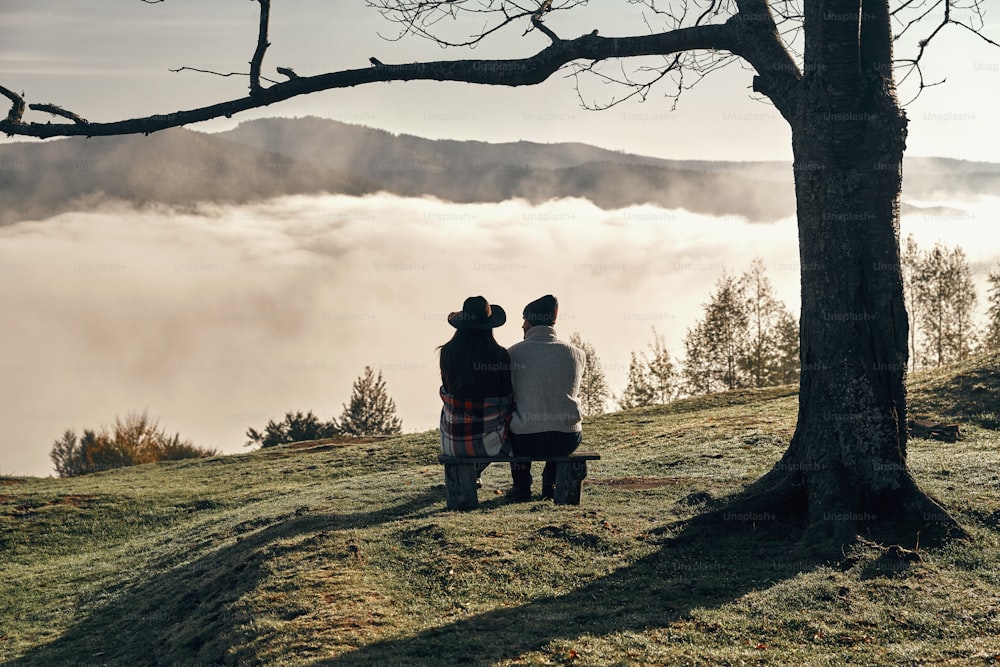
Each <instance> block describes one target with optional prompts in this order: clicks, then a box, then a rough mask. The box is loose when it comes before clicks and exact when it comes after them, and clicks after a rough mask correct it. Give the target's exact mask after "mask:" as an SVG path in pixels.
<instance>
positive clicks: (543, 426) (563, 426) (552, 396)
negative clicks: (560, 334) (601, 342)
mask: <svg viewBox="0 0 1000 667" xmlns="http://www.w3.org/2000/svg"><path fill="white" fill-rule="evenodd" d="M509 352H510V363H511V381H512V382H513V384H514V400H515V401H516V403H517V407H516V408H515V410H514V415H513V417H512V418H511V422H510V430H511V431H512V432H514V433H521V434H528V433H541V432H543V431H561V432H563V433H574V432H577V431H579V430H580V427H581V419H580V404H579V401H578V400H577V395H578V394H579V393H580V380H581V379H582V377H583V365H584V359H585V357H584V354H583V351H582V350H580V349H579V348H577V347H575V346H573V345H570V344H569V343H565V342H563V341H561V340H558V339H557V338H556V331H555V329H553V328H552V327H547V326H541V325H539V326H533V327H531V328H530V329H528V331H527V333H526V334H525V336H524V340H523V341H521V342H520V343H515V344H514V345H511V346H510V349H509Z"/></svg>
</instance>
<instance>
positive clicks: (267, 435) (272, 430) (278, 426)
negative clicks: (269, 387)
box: [246, 410, 340, 447]
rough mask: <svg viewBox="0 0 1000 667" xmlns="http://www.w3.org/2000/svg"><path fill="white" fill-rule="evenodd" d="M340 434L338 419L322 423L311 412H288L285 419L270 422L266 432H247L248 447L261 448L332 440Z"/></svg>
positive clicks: (265, 428)
mask: <svg viewBox="0 0 1000 667" xmlns="http://www.w3.org/2000/svg"><path fill="white" fill-rule="evenodd" d="M339 434H340V426H339V425H338V424H337V420H336V419H331V420H330V421H328V422H322V421H320V420H319V418H318V417H317V416H316V415H314V414H313V413H312V411H311V410H310V411H309V412H307V413H306V414H302V413H301V412H294V413H293V412H286V413H285V419H284V420H283V421H280V422H275V421H274V420H273V419H271V420H268V422H267V426H265V427H264V432H263V433H261V432H259V431H258V430H257V429H253V428H251V429H250V430H248V431H247V437H248V438H250V439H249V440H248V441H247V443H246V444H247V446H248V447H250V446H252V445H260V446H261V447H276V446H278V445H285V444H288V443H290V442H301V441H302V440H319V439H321V438H332V437H333V436H335V435H339Z"/></svg>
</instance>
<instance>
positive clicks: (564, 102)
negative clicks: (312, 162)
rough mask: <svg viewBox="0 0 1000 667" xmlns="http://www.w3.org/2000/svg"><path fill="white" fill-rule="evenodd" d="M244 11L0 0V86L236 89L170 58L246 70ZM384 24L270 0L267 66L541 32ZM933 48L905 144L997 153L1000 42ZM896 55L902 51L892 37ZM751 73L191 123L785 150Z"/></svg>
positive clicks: (89, 105)
mask: <svg viewBox="0 0 1000 667" xmlns="http://www.w3.org/2000/svg"><path fill="white" fill-rule="evenodd" d="M986 4H987V5H989V3H986ZM989 9H994V10H995V9H996V8H995V7H989ZM986 19H987V31H988V32H989V33H990V34H991V36H992V37H993V38H994V39H998V38H1000V29H998V28H1000V15H998V14H997V13H996V12H995V11H994V14H993V15H990V14H987V16H986ZM256 21H257V4H256V3H254V2H247V1H246V0H244V1H242V2H218V1H217V2H211V3H206V2H204V1H202V0H166V2H163V3H159V4H145V3H142V2H140V1H139V0H115V1H114V2H112V1H111V0H94V1H91V2H79V1H78V0H5V1H4V3H3V5H2V8H0V83H2V84H3V85H5V86H7V87H8V88H11V89H13V90H17V91H23V92H24V93H25V94H26V96H27V99H28V101H29V102H49V103H54V104H58V105H60V106H63V107H65V108H67V109H70V110H73V111H75V112H77V113H79V114H80V115H82V116H84V117H85V118H88V119H90V120H116V119H119V118H121V117H126V116H131V115H146V114H153V113H168V112H171V111H176V110H179V109H182V108H191V107H196V106H200V105H204V104H208V103H212V102H216V101H220V100H222V99H231V98H234V97H239V96H241V95H242V94H243V93H244V92H245V90H246V79H245V78H242V77H229V78H219V77H214V76H210V75H205V74H198V73H193V72H182V73H171V72H169V71H168V70H169V69H170V68H177V67H180V66H190V67H199V68H204V69H210V70H216V71H222V72H230V71H246V70H247V69H248V65H247V62H248V61H249V59H250V56H251V54H252V52H253V49H254V46H255V43H256ZM550 26H551V27H553V28H554V29H555V30H557V31H558V32H561V33H562V34H563V35H565V36H567V37H575V36H578V35H580V34H583V33H586V32H589V31H590V30H591V29H593V28H600V30H601V33H602V34H604V35H625V34H641V33H643V32H645V31H646V30H647V28H646V27H645V23H644V20H643V15H642V13H641V11H640V9H639V8H638V7H637V6H636V5H630V4H627V3H623V2H610V1H608V0H602V2H600V3H591V6H589V7H584V8H582V9H581V10H580V11H579V13H577V14H571V15H567V16H566V17H564V18H552V19H551V22H550ZM393 27H394V26H393V25H392V24H390V23H388V22H386V21H385V20H384V19H382V18H381V17H380V16H379V15H378V13H377V12H375V11H374V10H372V9H370V8H367V7H365V4H364V2H363V1H362V0H338V1H337V2H328V1H322V0H287V1H284V2H275V3H274V6H273V8H272V22H271V32H270V36H271V43H272V45H271V47H270V49H269V50H268V52H267V57H266V59H265V61H264V70H265V75H266V74H267V73H268V72H270V73H272V76H276V75H274V74H273V73H274V68H275V67H277V66H285V67H292V68H294V69H295V70H296V71H297V72H298V73H299V74H302V75H310V74H318V73H321V72H324V71H331V70H338V69H349V68H358V67H366V66H367V65H368V57H369V56H376V57H378V58H379V59H381V60H382V61H384V62H387V63H402V62H412V61H415V60H436V59H442V58H448V57H454V58H459V57H475V58H482V57H515V56H524V55H528V54H530V53H533V52H535V51H537V50H538V49H539V48H540V47H541V46H544V43H545V41H544V39H543V38H541V37H540V36H539V35H537V34H530V35H528V36H527V37H523V38H522V37H521V35H520V30H514V31H512V33H511V36H510V37H509V38H505V39H500V40H497V41H496V43H493V42H490V43H487V44H485V45H483V46H480V47H479V48H478V49H477V50H475V51H468V50H461V49H452V50H442V49H440V48H439V47H437V46H435V45H433V44H431V43H429V42H427V41H424V40H419V39H416V38H408V39H405V40H403V41H396V42H393V41H386V40H384V39H382V38H380V36H379V34H380V33H381V34H382V35H386V36H389V35H392V34H393ZM470 30H471V26H470ZM932 47H933V48H932V50H931V51H930V52H929V54H928V56H927V58H926V65H925V76H926V78H927V80H928V81H936V80H939V79H942V78H946V79H947V82H946V83H945V84H943V85H941V86H938V87H935V88H931V89H928V90H926V91H924V93H923V95H922V96H921V97H920V98H919V99H918V100H917V101H916V102H913V103H912V104H910V105H909V106H908V107H907V114H908V116H909V118H910V120H911V122H910V126H909V140H908V154H910V155H922V156H945V157H954V158H961V159H969V160H982V161H996V160H1000V158H998V156H1000V130H998V129H997V127H996V125H995V118H996V111H995V109H996V106H997V102H998V101H1000V94H998V93H997V91H998V90H1000V49H996V48H994V47H990V46H989V45H987V44H985V43H983V42H982V41H981V40H978V39H976V38H975V37H973V36H971V35H969V34H968V33H967V32H965V31H963V30H961V29H959V28H951V29H948V30H945V31H944V33H942V35H941V36H940V37H938V38H937V39H936V41H935V42H934V43H933V44H932ZM901 55H904V49H903V47H897V56H901ZM277 78H280V77H277ZM751 80H752V72H751V71H749V70H748V69H746V68H743V67H741V66H740V65H739V64H734V65H732V66H730V67H728V68H726V69H724V70H722V71H720V72H717V73H715V74H713V75H712V76H710V77H709V78H708V79H706V80H705V81H703V82H702V83H701V84H699V85H698V86H697V87H695V88H694V89H693V90H690V91H688V92H686V93H685V95H684V97H683V98H682V99H681V102H680V105H679V108H678V110H676V111H674V112H671V111H670V101H669V100H667V99H665V98H664V95H663V93H664V91H663V89H660V90H657V89H655V88H654V90H653V92H652V93H651V95H650V96H649V99H648V100H647V101H646V102H645V103H637V102H627V103H625V104H623V105H620V106H617V107H614V108H612V109H611V110H607V111H602V112H592V111H586V110H584V109H582V108H581V107H580V104H579V100H578V98H577V95H576V92H575V90H574V87H573V80H572V79H567V78H564V77H562V76H560V75H557V76H556V77H554V78H553V79H551V80H550V81H548V82H546V83H544V84H542V85H539V86H533V87H525V88H520V89H508V88H494V87H485V86H473V85H468V84H442V83H438V82H417V83H403V82H396V83H391V84H375V85H370V86H362V87H359V88H357V89H345V90H339V91H330V92H326V93H321V94H313V95H309V96H305V97H302V98H299V99H296V100H290V101H287V102H283V103H280V104H277V105H274V106H273V107H270V108H265V109H262V110H259V111H255V112H250V113H247V114H244V115H240V116H237V117H234V118H233V119H231V120H225V119H223V120H219V121H213V122H209V123H204V124H201V125H198V126H195V127H194V129H199V130H206V131H210V130H221V129H226V128H228V127H231V126H232V125H234V124H235V123H237V122H239V121H240V120H245V119H249V118H252V117H255V116H276V115H283V116H302V115H318V116H325V117H330V118H336V119H339V120H342V121H346V122H352V123H359V124H364V125H369V126H373V127H379V128H384V129H388V130H390V131H393V132H401V133H409V134H416V135H419V136H426V137H432V138H449V139H480V140H486V141H517V140H520V139H525V140H532V141H539V142H557V141H582V142H587V143H592V144H596V145H599V146H603V147H607V148H612V149H619V150H623V151H627V152H633V153H640V154H648V155H655V156H659V157H667V158H683V159H714V160H718V159H723V160H725V159H730V160H775V159H782V160H784V159H790V156H791V149H790V132H789V130H788V127H787V125H786V124H785V123H784V121H783V120H782V119H781V118H780V117H779V116H778V114H777V113H776V111H775V110H774V108H773V107H772V106H770V105H769V104H768V103H766V102H763V101H760V100H758V99H753V98H752V97H751V95H750V85H751ZM584 86H585V91H584V94H585V95H586V96H587V98H588V100H591V101H595V100H599V99H606V98H603V97H599V96H604V95H609V94H613V91H612V90H611V89H610V88H609V87H608V86H605V85H601V84H599V83H597V82H596V81H594V80H588V81H585V82H584ZM31 117H32V118H33V119H35V120H41V121H44V120H46V119H47V118H48V117H47V116H45V115H44V114H37V113H36V114H33V115H32V116H31Z"/></svg>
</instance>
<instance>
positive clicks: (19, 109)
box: [0, 86, 24, 123]
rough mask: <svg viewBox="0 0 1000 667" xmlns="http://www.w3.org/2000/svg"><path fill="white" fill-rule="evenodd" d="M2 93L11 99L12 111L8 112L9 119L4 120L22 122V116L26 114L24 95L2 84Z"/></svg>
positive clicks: (0, 92)
mask: <svg viewBox="0 0 1000 667" xmlns="http://www.w3.org/2000/svg"><path fill="white" fill-rule="evenodd" d="M0 95H3V96H4V97H6V98H7V99H9V100H10V101H11V105H10V111H8V112H7V120H6V121H4V122H7V123H20V122H21V116H23V115H24V97H23V96H22V95H18V94H17V93H15V92H14V91H13V90H10V89H9V88H6V87H4V86H0Z"/></svg>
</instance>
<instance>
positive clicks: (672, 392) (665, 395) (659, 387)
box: [642, 327, 677, 403]
mask: <svg viewBox="0 0 1000 667" xmlns="http://www.w3.org/2000/svg"><path fill="white" fill-rule="evenodd" d="M649 351H650V353H651V354H650V356H649V357H647V356H646V353H645V352H643V355H642V357H643V361H645V362H646V368H647V369H648V370H649V374H648V377H649V381H650V384H652V387H653V402H654V403H669V402H670V401H672V400H673V399H674V396H676V395H677V370H676V369H675V368H674V362H673V359H671V358H670V352H669V351H668V350H667V343H666V341H665V340H664V338H663V334H661V333H659V332H658V331H657V330H656V328H655V327H654V328H653V342H652V343H650V345H649Z"/></svg>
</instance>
